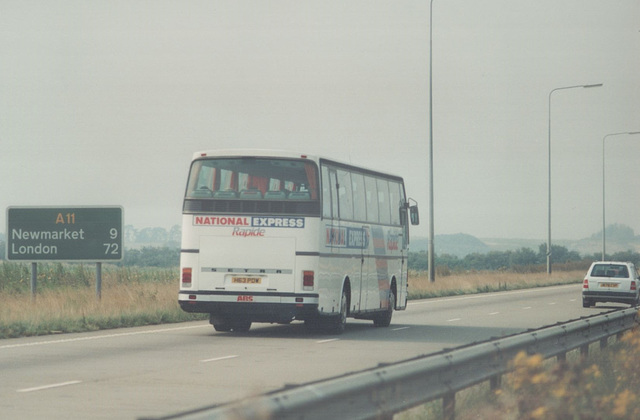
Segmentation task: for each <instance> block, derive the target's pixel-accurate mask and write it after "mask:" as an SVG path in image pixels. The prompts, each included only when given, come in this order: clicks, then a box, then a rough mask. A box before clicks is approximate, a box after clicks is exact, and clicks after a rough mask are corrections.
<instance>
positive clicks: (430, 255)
mask: <svg viewBox="0 0 640 420" xmlns="http://www.w3.org/2000/svg"><path fill="white" fill-rule="evenodd" d="M432 51H433V0H431V1H430V3H429V246H428V249H427V264H428V265H429V281H430V282H432V283H433V282H435V281H436V263H435V252H434V235H435V233H434V227H433V52H432Z"/></svg>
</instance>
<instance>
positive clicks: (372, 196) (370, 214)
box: [364, 176, 378, 223]
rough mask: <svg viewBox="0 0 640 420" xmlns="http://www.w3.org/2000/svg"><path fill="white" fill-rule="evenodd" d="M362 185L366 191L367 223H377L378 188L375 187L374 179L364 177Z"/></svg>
mask: <svg viewBox="0 0 640 420" xmlns="http://www.w3.org/2000/svg"><path fill="white" fill-rule="evenodd" d="M364 184H365V188H366V190H367V193H366V202H367V222H371V223H378V187H377V186H376V179H375V178H372V177H370V176H365V177H364Z"/></svg>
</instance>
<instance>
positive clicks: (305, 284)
mask: <svg viewBox="0 0 640 420" xmlns="http://www.w3.org/2000/svg"><path fill="white" fill-rule="evenodd" d="M314 283H315V280H314V272H313V271H303V272H302V288H303V289H304V290H313V285H314Z"/></svg>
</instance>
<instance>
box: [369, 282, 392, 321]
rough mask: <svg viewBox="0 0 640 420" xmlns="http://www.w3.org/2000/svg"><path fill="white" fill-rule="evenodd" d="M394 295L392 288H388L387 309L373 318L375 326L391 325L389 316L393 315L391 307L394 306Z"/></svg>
mask: <svg viewBox="0 0 640 420" xmlns="http://www.w3.org/2000/svg"><path fill="white" fill-rule="evenodd" d="M395 302H396V295H395V294H394V293H393V290H389V305H388V306H387V310H386V311H385V312H384V313H382V314H380V315H379V316H378V317H376V318H375V319H374V320H373V325H374V326H375V327H388V326H389V325H391V317H392V316H393V307H394V306H395Z"/></svg>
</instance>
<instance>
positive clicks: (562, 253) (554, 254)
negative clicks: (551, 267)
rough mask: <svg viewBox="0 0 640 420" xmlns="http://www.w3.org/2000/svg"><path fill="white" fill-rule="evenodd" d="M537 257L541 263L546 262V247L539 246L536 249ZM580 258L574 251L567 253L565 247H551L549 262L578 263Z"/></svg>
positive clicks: (543, 245) (544, 245)
mask: <svg viewBox="0 0 640 420" xmlns="http://www.w3.org/2000/svg"><path fill="white" fill-rule="evenodd" d="M538 256H539V258H540V259H541V261H546V260H547V245H546V244H540V246H539V247H538ZM581 259H582V258H581V257H580V254H579V253H578V252H576V251H569V249H567V247H566V246H561V245H553V244H552V245H551V262H554V263H567V262H571V261H580V260H581Z"/></svg>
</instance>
